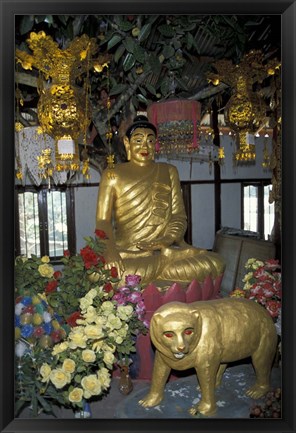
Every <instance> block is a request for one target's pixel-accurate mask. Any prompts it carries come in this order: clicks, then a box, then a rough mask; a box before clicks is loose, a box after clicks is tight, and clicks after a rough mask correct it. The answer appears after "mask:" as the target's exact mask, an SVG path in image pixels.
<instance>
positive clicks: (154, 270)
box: [119, 255, 166, 286]
mask: <svg viewBox="0 0 296 433" xmlns="http://www.w3.org/2000/svg"><path fill="white" fill-rule="evenodd" d="M165 261H166V259H165V257H162V256H161V255H151V256H149V257H135V258H124V259H123V263H124V266H125V271H124V273H123V275H122V276H121V280H120V282H119V286H120V285H124V283H125V277H126V275H140V276H141V285H142V286H145V285H147V284H149V283H151V282H152V281H155V280H156V279H157V277H158V274H159V273H160V271H161V269H162V268H163V267H164V266H165Z"/></svg>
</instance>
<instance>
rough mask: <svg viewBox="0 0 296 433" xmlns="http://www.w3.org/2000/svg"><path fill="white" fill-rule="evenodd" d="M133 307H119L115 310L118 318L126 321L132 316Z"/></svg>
mask: <svg viewBox="0 0 296 433" xmlns="http://www.w3.org/2000/svg"><path fill="white" fill-rule="evenodd" d="M133 311H134V310H133V307H132V306H131V305H119V307H118V309H117V314H118V317H119V318H120V319H121V320H124V321H125V320H128V319H130V318H131V316H132V315H133Z"/></svg>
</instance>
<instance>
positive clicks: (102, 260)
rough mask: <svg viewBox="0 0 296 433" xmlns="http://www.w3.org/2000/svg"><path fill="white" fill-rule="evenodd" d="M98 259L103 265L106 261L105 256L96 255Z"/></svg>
mask: <svg viewBox="0 0 296 433" xmlns="http://www.w3.org/2000/svg"><path fill="white" fill-rule="evenodd" d="M98 261H99V262H101V263H103V265H104V264H105V263H106V260H105V257H104V256H98Z"/></svg>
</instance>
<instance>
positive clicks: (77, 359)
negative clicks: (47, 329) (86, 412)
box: [40, 276, 147, 408]
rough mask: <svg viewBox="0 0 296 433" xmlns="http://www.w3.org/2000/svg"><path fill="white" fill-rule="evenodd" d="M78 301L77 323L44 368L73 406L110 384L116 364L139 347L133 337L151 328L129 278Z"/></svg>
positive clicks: (44, 379) (43, 376) (45, 377)
mask: <svg viewBox="0 0 296 433" xmlns="http://www.w3.org/2000/svg"><path fill="white" fill-rule="evenodd" d="M133 277H135V278H137V276H133ZM127 279H129V278H127ZM79 302H80V318H78V319H77V320H76V325H75V326H74V327H73V328H72V329H71V331H70V333H69V335H68V337H67V339H66V340H65V341H63V342H61V343H58V344H56V345H55V346H54V347H53V350H52V356H53V362H52V363H51V364H49V363H48V362H45V363H44V364H43V365H42V366H41V368H40V376H41V381H42V382H43V383H45V384H49V383H52V384H53V385H54V386H55V387H56V388H57V390H60V395H61V396H62V397H63V399H64V404H65V405H66V406H67V405H71V406H73V407H74V408H83V404H84V401H85V400H90V399H93V398H97V397H99V396H102V395H103V394H104V393H105V392H106V391H107V390H108V388H109V387H110V382H111V371H112V369H113V366H114V364H115V363H116V362H117V361H118V360H119V359H122V358H123V357H127V356H128V355H129V354H130V353H131V352H134V351H135V340H134V339H133V338H132V337H133V336H134V335H137V334H138V333H139V332H145V331H146V330H147V328H146V326H145V324H144V314H145V307H144V304H143V300H142V296H141V293H140V292H139V291H134V290H133V287H130V286H128V284H127V287H124V288H119V289H118V291H116V293H115V295H113V294H112V293H111V292H108V291H105V290H104V286H103V285H100V286H98V287H97V288H93V289H91V290H90V291H89V292H87V293H86V295H85V296H84V297H82V298H80V300H79Z"/></svg>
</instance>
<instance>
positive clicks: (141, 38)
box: [138, 23, 152, 42]
mask: <svg viewBox="0 0 296 433" xmlns="http://www.w3.org/2000/svg"><path fill="white" fill-rule="evenodd" d="M151 27H152V24H151V23H148V24H145V25H144V26H143V27H142V28H141V31H140V34H139V36H138V41H139V42H143V41H145V40H146V39H147V38H148V36H149V35H150V32H151Z"/></svg>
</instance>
